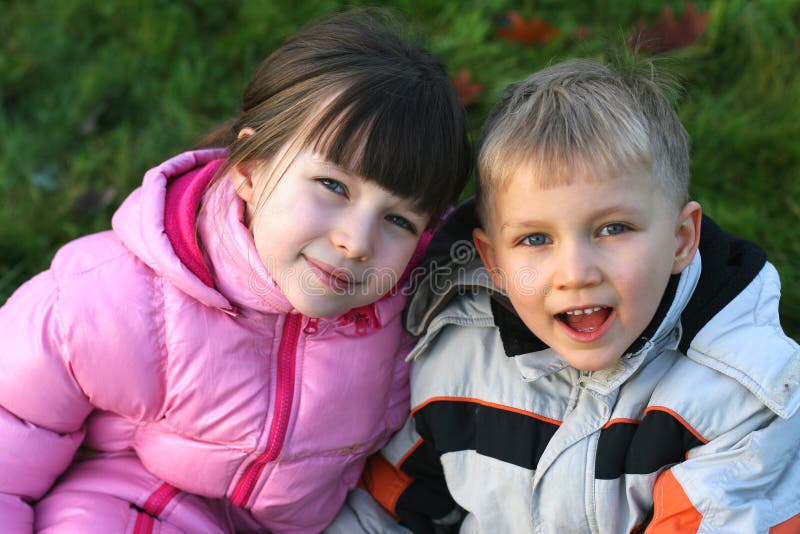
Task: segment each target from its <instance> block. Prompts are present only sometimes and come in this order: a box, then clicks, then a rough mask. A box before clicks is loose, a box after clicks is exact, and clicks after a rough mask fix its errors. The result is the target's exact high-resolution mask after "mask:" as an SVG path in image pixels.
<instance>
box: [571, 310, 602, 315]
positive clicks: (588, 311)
mask: <svg viewBox="0 0 800 534" xmlns="http://www.w3.org/2000/svg"><path fill="white" fill-rule="evenodd" d="M602 309H603V308H585V309H583V310H571V311H568V312H565V313H566V314H567V315H581V314H584V313H585V314H587V315H588V314H590V313H594V312H596V311H600V310H602Z"/></svg>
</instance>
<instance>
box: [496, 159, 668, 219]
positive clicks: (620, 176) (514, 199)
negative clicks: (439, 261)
mask: <svg viewBox="0 0 800 534" xmlns="http://www.w3.org/2000/svg"><path fill="white" fill-rule="evenodd" d="M585 184H590V185H598V186H602V187H600V189H601V190H602V192H603V193H602V194H603V197H604V198H602V199H601V198H597V197H596V196H593V195H591V194H590V193H587V191H591V190H587V189H585V188H578V187H576V188H575V194H576V195H582V196H584V197H585V198H583V199H582V200H584V201H585V205H586V207H587V208H588V207H591V206H593V205H596V204H599V203H600V201H601V200H604V201H606V202H605V203H606V204H608V203H609V202H612V201H614V200H615V199H616V198H617V197H624V196H626V195H625V193H627V192H630V191H629V190H630V189H631V187H632V186H635V185H636V184H643V185H645V186H647V190H649V191H652V193H653V194H654V195H658V196H664V197H666V196H667V195H666V193H665V192H664V191H663V190H662V188H660V187H657V184H656V183H655V178H654V177H653V175H652V172H650V171H647V170H639V171H631V172H619V173H610V172H609V173H600V172H578V173H573V174H560V175H559V174H547V173H544V174H543V173H541V172H540V171H538V170H537V169H535V168H532V167H525V166H520V167H519V168H517V170H516V171H515V172H513V173H510V174H509V175H508V177H507V178H506V179H505V180H504V181H503V183H502V184H498V186H497V187H496V188H494V191H493V192H492V193H490V194H489V199H488V200H489V203H488V206H487V207H488V208H489V215H490V216H491V218H492V219H493V220H494V221H495V222H499V223H501V224H505V223H506V222H507V220H508V218H509V216H512V215H513V214H514V213H519V212H529V211H530V208H532V207H534V206H537V205H538V204H539V203H540V202H541V197H542V193H543V192H545V191H550V190H553V189H556V188H561V187H570V186H572V185H585ZM651 187H652V189H651ZM612 203H613V202H612Z"/></svg>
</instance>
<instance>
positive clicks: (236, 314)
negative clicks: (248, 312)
mask: <svg viewBox="0 0 800 534" xmlns="http://www.w3.org/2000/svg"><path fill="white" fill-rule="evenodd" d="M217 309H218V310H219V311H221V312H224V313H226V314H228V315H230V316H231V317H233V318H234V319H235V318H236V317H239V315H240V314H241V313H242V312H241V310H239V308H237V307H236V306H231V307H230V308H217Z"/></svg>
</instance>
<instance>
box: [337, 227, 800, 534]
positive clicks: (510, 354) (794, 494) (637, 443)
mask: <svg viewBox="0 0 800 534" xmlns="http://www.w3.org/2000/svg"><path fill="white" fill-rule="evenodd" d="M462 224H463V222H462ZM450 242H451V243H455V244H456V245H454V246H457V247H464V248H463V250H456V249H455V248H454V249H453V252H454V253H453V254H449V255H450V256H451V261H448V262H445V263H442V264H440V265H439V266H436V267H435V268H429V269H428V271H427V272H426V276H425V277H424V278H423V280H422V281H421V284H420V288H419V290H418V291H417V293H416V294H415V296H414V298H413V299H412V301H411V302H410V305H409V309H408V315H407V327H408V328H409V330H411V331H412V333H415V334H418V335H421V336H422V337H421V339H420V340H419V343H418V345H417V347H416V348H415V349H414V350H413V351H412V353H411V354H410V357H411V358H415V361H414V365H413V368H412V374H411V384H412V392H411V403H412V404H411V406H412V414H411V417H410V418H409V419H408V421H407V422H406V425H405V426H404V427H403V429H402V430H401V431H400V432H399V433H398V434H397V435H396V436H395V437H394V438H393V439H392V441H391V442H390V443H389V444H388V445H387V446H386V447H385V448H384V450H383V451H382V457H381V458H376V459H373V461H371V462H370V467H369V468H368V471H367V472H366V473H365V477H364V480H365V482H366V483H367V486H368V487H369V488H370V489H371V490H373V493H374V494H375V495H376V496H377V498H378V500H380V501H381V502H382V504H384V506H385V507H386V508H388V509H389V510H390V511H391V513H392V514H394V517H399V519H400V520H401V521H402V523H403V524H404V525H405V527H400V525H398V523H397V522H396V521H395V520H394V519H393V518H392V516H391V515H390V513H388V512H387V511H386V510H385V509H384V508H381V507H380V506H378V505H377V504H376V502H375V500H374V499H372V497H370V495H369V494H368V493H367V492H365V491H363V490H357V491H356V492H354V493H353V494H351V496H350V498H349V501H348V503H349V504H348V506H347V507H346V508H345V509H344V510H343V511H342V512H341V513H340V515H339V517H338V518H337V520H336V521H335V522H334V524H333V525H332V526H331V528H330V529H329V532H348V533H350V532H359V531H362V532H403V531H407V530H406V527H407V528H408V529H410V530H412V531H414V532H442V531H460V532H464V533H466V532H485V533H490V532H491V533H494V532H502V533H516V532H519V533H528V532H540V533H551V532H552V533H563V532H581V533H583V532H593V533H615V534H616V533H627V532H641V531H644V529H645V528H647V532H662V531H667V530H669V528H673V529H675V528H677V526H678V523H676V521H682V523H680V529H679V531H682V532H737V533H742V532H748V533H749V532H768V531H769V530H770V528H772V527H774V526H776V525H780V524H783V526H784V527H789V528H791V526H795V527H797V528H800V527H798V525H800V523H798V524H797V525H796V524H795V523H792V521H795V522H798V521H800V517H797V516H798V514H800V452H798V451H800V447H798V444H800V414H798V408H799V407H800V349H798V345H797V343H795V342H794V341H793V340H791V339H789V338H788V337H786V336H785V335H784V334H783V332H782V330H781V328H780V324H779V321H778V309H777V305H778V298H779V294H780V283H779V279H778V275H777V273H776V271H775V269H774V268H773V267H772V265H771V264H769V263H768V262H766V259H765V257H764V255H763V252H761V251H760V249H758V248H757V247H755V246H754V245H752V244H751V243H748V242H745V241H741V240H737V239H734V238H732V237H731V236H729V235H727V234H725V233H723V232H722V231H721V230H719V228H718V227H716V225H715V224H714V223H713V222H712V221H710V220H709V219H706V220H704V221H703V238H702V243H701V249H700V253H699V254H698V257H696V258H695V260H694V261H693V263H692V264H691V265H690V266H689V268H687V269H686V270H685V271H684V272H683V273H682V274H681V275H679V276H674V277H673V279H672V280H671V282H670V284H669V286H668V288H667V292H666V294H665V296H664V298H663V300H662V304H661V307H660V308H659V311H658V312H657V314H656V317H655V318H654V319H653V322H652V323H651V324H650V326H649V327H648V328H647V329H646V330H645V332H644V333H643V335H642V337H641V338H640V339H639V340H638V341H637V342H636V343H634V345H633V346H632V347H630V349H629V350H628V351H627V353H626V354H625V355H624V356H623V357H622V358H621V359H620V360H619V361H618V363H617V365H615V366H614V367H611V368H608V369H603V370H601V371H595V372H581V371H578V370H576V369H574V368H572V367H570V366H569V365H568V364H567V363H566V362H564V361H563V360H562V359H561V358H560V357H559V355H558V354H556V353H555V352H554V351H553V350H552V349H550V348H549V347H547V346H546V345H544V344H543V343H542V342H541V341H539V340H538V339H537V338H535V336H533V334H531V333H530V332H529V331H528V330H527V328H525V326H524V324H523V323H522V321H521V320H520V319H519V318H518V317H517V316H516V314H515V313H514V312H513V309H512V308H510V306H508V305H507V301H506V299H504V297H503V296H502V295H499V294H498V293H497V292H496V291H495V290H494V288H493V287H492V286H491V283H490V282H489V279H488V276H486V273H485V271H484V270H483V267H482V266H481V265H480V262H479V260H477V259H476V258H474V257H469V252H468V250H467V249H468V247H467V241H459V240H452V237H451V241H450ZM701 266H702V267H701ZM437 277H438V278H437ZM793 518H794V519H793ZM448 525H449V527H448ZM664 529H666V530H664ZM670 531H671V532H674V531H675V530H670Z"/></svg>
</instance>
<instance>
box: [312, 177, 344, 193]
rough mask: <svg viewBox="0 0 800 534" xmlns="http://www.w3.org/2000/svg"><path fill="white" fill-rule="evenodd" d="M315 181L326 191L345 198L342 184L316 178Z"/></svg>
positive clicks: (328, 179)
mask: <svg viewBox="0 0 800 534" xmlns="http://www.w3.org/2000/svg"><path fill="white" fill-rule="evenodd" d="M317 181H318V182H319V183H321V184H322V185H323V186H324V187H325V188H326V189H328V190H330V191H332V192H334V193H336V194H337V195H344V196H347V188H345V186H344V185H343V184H342V182H339V181H337V180H334V179H333V178H318V179H317Z"/></svg>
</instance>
